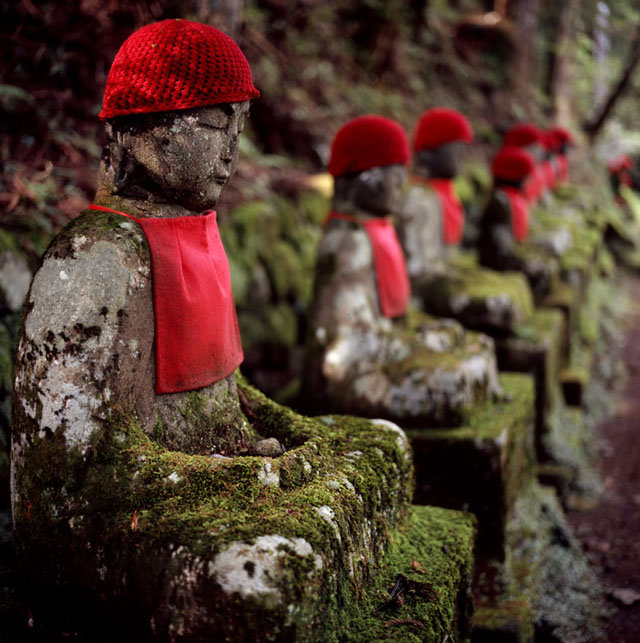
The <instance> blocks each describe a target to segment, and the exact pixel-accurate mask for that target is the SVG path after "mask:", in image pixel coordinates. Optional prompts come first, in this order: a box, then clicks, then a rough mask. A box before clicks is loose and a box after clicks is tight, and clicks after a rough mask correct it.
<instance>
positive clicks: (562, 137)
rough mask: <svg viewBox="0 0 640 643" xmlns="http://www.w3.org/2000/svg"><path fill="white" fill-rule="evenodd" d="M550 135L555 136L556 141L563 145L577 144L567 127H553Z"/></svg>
mask: <svg viewBox="0 0 640 643" xmlns="http://www.w3.org/2000/svg"><path fill="white" fill-rule="evenodd" d="M549 133H550V134H551V135H553V136H555V138H556V140H558V141H560V142H561V143H574V142H575V139H574V138H573V134H572V133H571V132H570V131H569V130H568V129H567V128H566V127H561V126H560V125H556V127H552V128H551V129H550V130H549Z"/></svg>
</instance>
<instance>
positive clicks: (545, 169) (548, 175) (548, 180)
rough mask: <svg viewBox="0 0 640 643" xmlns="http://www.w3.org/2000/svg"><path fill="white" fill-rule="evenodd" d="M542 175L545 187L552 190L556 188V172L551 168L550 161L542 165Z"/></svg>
mask: <svg viewBox="0 0 640 643" xmlns="http://www.w3.org/2000/svg"><path fill="white" fill-rule="evenodd" d="M542 174H543V175H544V185H545V187H547V188H549V189H550V190H553V188H555V187H556V171H555V170H554V168H553V163H551V161H544V162H543V163H542Z"/></svg>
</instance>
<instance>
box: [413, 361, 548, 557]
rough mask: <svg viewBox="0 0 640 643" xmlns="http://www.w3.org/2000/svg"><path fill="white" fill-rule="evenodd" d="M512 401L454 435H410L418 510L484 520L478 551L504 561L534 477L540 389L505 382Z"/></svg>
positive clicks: (485, 410)
mask: <svg viewBox="0 0 640 643" xmlns="http://www.w3.org/2000/svg"><path fill="white" fill-rule="evenodd" d="M500 382H501V384H502V386H503V389H504V392H505V396H506V399H505V400H503V401H501V402H498V403H488V404H486V405H485V406H483V407H482V408H480V409H479V410H478V412H477V413H476V414H475V415H474V418H473V420H472V421H471V422H470V423H468V424H466V425H465V426H462V427H459V428H454V429H438V428H435V429H420V430H413V429H412V430H409V431H408V432H407V434H408V436H409V437H410V439H411V443H412V446H413V449H414V457H415V468H416V494H415V502H416V503H417V504H436V505H440V506H445V507H450V508H453V509H462V508H467V509H468V510H469V511H471V512H473V513H474V514H475V515H476V516H477V518H478V548H479V550H480V551H481V552H482V553H483V554H487V555H490V556H492V557H496V558H498V559H500V558H502V557H503V556H504V545H505V542H504V537H503V535H504V530H505V521H506V519H507V514H508V512H509V510H510V507H511V506H512V505H513V503H514V502H515V499H516V498H517V497H518V494H519V493H520V491H521V490H522V489H523V488H525V487H526V486H527V485H528V484H529V483H530V482H531V480H533V476H534V464H535V452H534V444H533V422H534V397H533V396H534V385H533V380H532V378H531V377H529V376H527V375H519V374H508V375H502V376H501V377H500Z"/></svg>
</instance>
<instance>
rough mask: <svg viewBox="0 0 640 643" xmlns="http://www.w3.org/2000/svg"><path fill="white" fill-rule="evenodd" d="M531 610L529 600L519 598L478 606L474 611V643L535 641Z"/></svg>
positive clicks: (523, 642) (525, 642)
mask: <svg viewBox="0 0 640 643" xmlns="http://www.w3.org/2000/svg"><path fill="white" fill-rule="evenodd" d="M531 611H532V610H531V605H530V604H529V603H528V602H527V601H525V600H518V599H506V600H503V601H500V602H499V603H497V604H495V605H480V606H477V607H476V609H475V611H474V613H473V637H472V640H473V643H497V642H500V643H533V641H534V635H535V628H534V625H533V616H532V613H531Z"/></svg>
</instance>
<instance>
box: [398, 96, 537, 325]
mask: <svg viewBox="0 0 640 643" xmlns="http://www.w3.org/2000/svg"><path fill="white" fill-rule="evenodd" d="M472 140H473V133H472V130H471V125H470V124H469V122H468V120H467V119H466V118H465V117H464V116H463V115H462V114H461V113H460V112H457V111H455V110H452V109H446V108H434V109H429V110H426V111H425V112H424V113H423V114H422V116H421V118H420V120H419V121H418V125H417V127H416V130H415V134H414V139H413V150H414V159H413V172H412V175H411V180H410V185H409V187H408V188H407V190H406V194H405V197H404V199H403V201H402V203H401V206H400V208H399V210H398V214H397V222H398V234H399V237H400V241H401V243H402V247H403V249H404V251H405V254H406V257H407V268H408V271H409V278H410V280H411V286H412V290H413V293H414V298H415V300H416V302H417V304H418V306H419V307H420V308H421V309H422V310H424V311H426V312H428V313H431V314H434V315H441V316H445V317H453V318H455V319H457V320H459V321H461V322H462V323H463V324H464V325H465V326H467V327H469V328H474V329H477V330H482V331H485V332H488V333H490V334H501V335H504V334H506V333H509V332H511V330H512V329H513V328H514V327H515V326H516V325H517V324H520V323H522V322H525V321H526V320H527V318H528V317H529V315H530V314H531V308H532V302H531V293H530V292H529V290H528V288H527V284H526V280H525V279H523V278H522V277H521V276H520V275H516V274H513V275H509V276H506V275H503V274H498V273H495V272H491V271H488V270H486V269H483V268H482V267H480V266H478V263H477V261H476V260H475V259H474V258H473V257H472V256H471V255H468V254H463V253H461V251H460V244H461V241H462V237H463V231H464V222H465V221H464V210H463V207H462V205H461V203H460V201H459V199H458V196H457V194H456V191H455V185H454V178H455V177H456V176H457V174H458V171H459V165H460V162H461V159H462V157H463V154H464V151H465V148H466V147H467V145H468V144H469V143H470V142H471V141H472Z"/></svg>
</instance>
